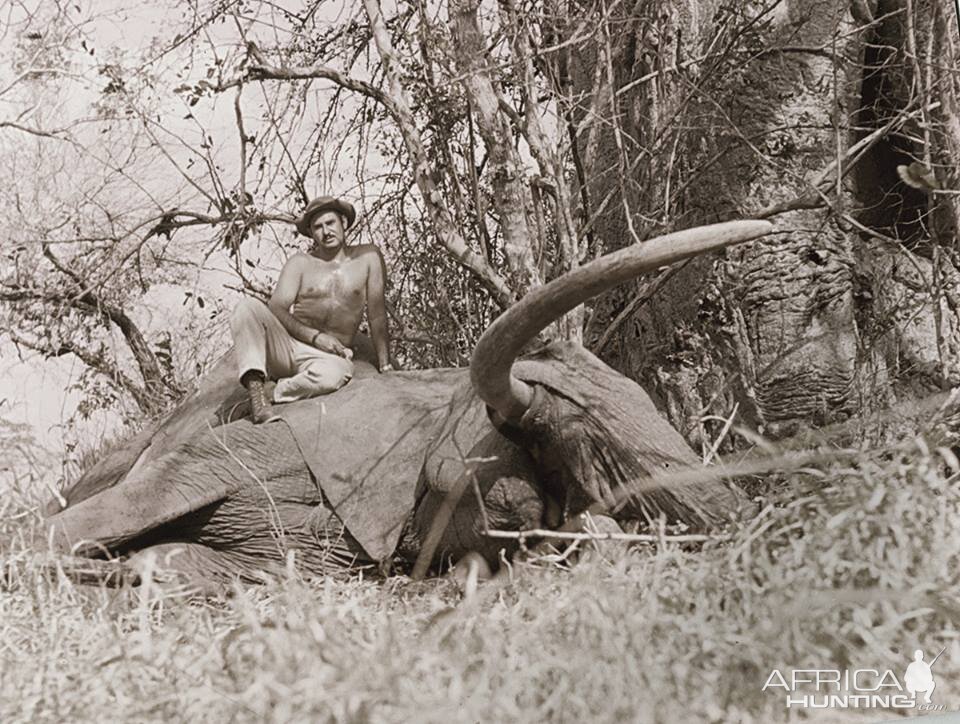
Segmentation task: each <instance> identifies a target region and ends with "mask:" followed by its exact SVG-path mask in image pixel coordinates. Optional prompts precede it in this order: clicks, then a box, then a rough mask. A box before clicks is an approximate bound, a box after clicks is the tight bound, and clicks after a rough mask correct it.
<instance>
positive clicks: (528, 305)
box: [470, 220, 773, 420]
mask: <svg viewBox="0 0 960 724" xmlns="http://www.w3.org/2000/svg"><path fill="white" fill-rule="evenodd" d="M772 230H773V225H772V224H771V223H770V222H769V221H755V220H750V221H728V222H725V223H722V224H711V225H710V226H698V227H696V228H693V229H685V230H684V231H677V232H674V233H672V234H667V235H665V236H658V237H656V238H654V239H650V240H648V241H644V242H641V243H639V244H634V245H633V246H629V247H627V248H626V249H621V250H620V251H616V252H614V253H612V254H607V255H606V256H603V257H600V258H599V259H596V260H595V261H592V262H590V263H589V264H586V265H584V266H582V267H579V268H577V269H574V270H572V271H569V272H567V273H566V274H564V275H563V276H561V277H559V278H557V279H554V280H553V281H552V282H550V283H549V284H546V285H544V286H542V287H539V288H537V289H534V290H533V291H531V292H530V293H529V294H527V295H526V296H525V297H524V298H523V299H521V300H520V301H519V302H517V303H516V304H514V305H513V306H512V307H510V309H508V310H507V311H506V312H504V313H503V314H501V315H500V316H499V317H497V319H496V320H494V322H493V324H491V325H490V327H489V328H487V331H486V332H484V333H483V336H482V337H481V338H480V341H479V342H478V343H477V347H476V349H474V351H473V357H472V358H471V360H470V379H471V380H472V382H473V387H474V389H475V390H476V391H477V394H478V395H480V398H481V399H482V400H483V401H484V402H486V403H487V404H488V405H489V406H490V407H492V408H493V409H495V410H496V411H497V412H499V413H500V415H501V416H502V417H503V418H504V419H507V420H517V419H519V418H520V417H521V416H522V415H523V413H524V412H526V410H527V408H528V407H529V406H530V401H531V399H532V396H533V390H532V389H531V388H530V386H529V385H528V384H527V383H525V382H523V381H521V380H518V379H517V378H516V377H514V376H513V375H512V374H511V373H510V368H511V367H512V366H513V361H514V359H516V356H517V355H518V354H519V353H520V350H521V349H523V346H524V345H525V344H526V343H527V341H528V340H531V339H533V338H534V337H535V336H536V335H537V334H539V333H540V331H541V330H542V329H544V328H545V327H546V326H547V325H548V324H550V323H551V322H553V321H554V320H555V319H558V318H559V317H561V316H562V315H564V314H566V313H567V312H569V311H570V310H571V309H573V308H575V307H576V306H577V305H578V304H581V303H583V302H584V301H586V300H587V299H589V298H590V297H593V296H596V295H597V294H600V293H601V292H604V291H606V290H607V289H610V288H611V287H614V286H616V285H617V284H621V283H623V282H625V281H627V280H629V279H632V278H633V277H636V276H639V275H641V274H643V273H645V272H648V271H650V270H652V269H656V268H657V267H661V266H665V265H667V264H673V263H674V262H678V261H681V260H683V259H687V258H689V257H691V256H697V255H698V254H703V253H706V252H709V251H714V250H715V249H721V248H723V247H725V246H730V245H732V244H739V243H741V242H744V241H750V240H751V239H756V238H757V237H760V236H764V235H765V234H769V233H770V232H771V231H772Z"/></svg>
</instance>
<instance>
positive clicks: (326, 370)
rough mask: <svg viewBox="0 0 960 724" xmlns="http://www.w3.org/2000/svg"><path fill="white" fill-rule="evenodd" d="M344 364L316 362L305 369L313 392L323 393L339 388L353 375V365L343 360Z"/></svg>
mask: <svg viewBox="0 0 960 724" xmlns="http://www.w3.org/2000/svg"><path fill="white" fill-rule="evenodd" d="M343 361H344V363H345V364H329V363H327V364H322V365H320V364H318V365H314V366H312V367H311V368H310V369H308V370H307V379H308V380H309V381H310V387H311V389H312V391H313V393H314V394H316V395H325V394H327V393H329V392H334V391H336V390H339V389H340V388H341V387H343V386H344V385H345V384H347V383H348V382H349V381H350V380H351V378H352V377H353V365H352V364H350V362H349V361H347V360H343Z"/></svg>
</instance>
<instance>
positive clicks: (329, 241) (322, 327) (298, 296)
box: [230, 196, 393, 424]
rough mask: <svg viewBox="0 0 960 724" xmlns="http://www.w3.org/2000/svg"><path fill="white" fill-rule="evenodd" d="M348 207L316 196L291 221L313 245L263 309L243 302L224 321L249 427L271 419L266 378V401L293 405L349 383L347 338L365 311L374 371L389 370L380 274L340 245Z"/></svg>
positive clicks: (365, 256)
mask: <svg viewBox="0 0 960 724" xmlns="http://www.w3.org/2000/svg"><path fill="white" fill-rule="evenodd" d="M355 219H356V212H355V211H354V209H353V206H351V205H350V204H348V203H346V202H344V201H341V200H339V199H334V198H332V197H330V196H321V197H320V198H318V199H314V200H313V201H311V202H310V203H309V204H308V205H307V208H306V209H304V212H303V215H302V216H301V217H300V218H299V219H298V220H297V230H298V231H299V232H300V233H301V234H303V235H304V236H306V237H308V238H310V239H312V240H313V245H312V246H311V248H310V251H309V252H308V253H306V254H305V253H302V252H301V253H298V254H294V255H293V256H292V257H290V258H289V259H288V260H287V262H286V264H284V266H283V270H282V271H281V272H280V279H279V281H278V282H277V286H276V288H275V289H274V290H273V295H272V296H271V297H270V302H269V303H268V304H264V303H263V302H261V301H259V300H256V299H252V298H250V297H247V298H245V299H243V301H241V302H240V304H238V305H237V308H236V310H235V311H234V313H233V316H232V318H231V320H230V328H231V330H232V331H233V341H234V346H235V349H236V355H237V363H238V367H239V374H240V382H241V383H242V384H243V385H244V387H246V388H247V390H248V392H249V394H250V404H251V407H252V411H253V421H254V423H258V424H259V423H261V422H267V421H270V420H274V419H277V418H276V416H275V415H272V414H271V413H270V411H269V409H268V402H267V399H266V395H265V392H264V382H265V381H266V379H268V378H269V379H276V380H277V386H276V388H275V389H274V392H273V402H293V401H294V400H302V399H305V398H307V397H313V396H314V395H323V394H326V393H328V392H333V391H334V390H337V389H339V388H341V387H343V386H344V385H345V384H347V382H349V381H350V378H351V377H353V362H352V359H353V350H352V349H351V347H352V345H353V338H354V336H355V335H356V333H357V328H358V327H359V326H360V321H361V320H362V319H363V310H364V308H366V310H367V320H368V321H369V323H370V336H371V337H372V339H373V346H374V348H375V349H376V353H377V363H378V366H379V368H380V371H381V372H386V371H388V370H391V369H393V368H392V367H391V365H390V350H389V337H388V335H387V318H386V312H385V308H384V300H383V289H384V276H385V271H384V269H385V267H384V263H383V257H382V256H381V255H380V250H379V249H377V247H376V246H374V245H373V244H360V245H357V246H346V245H345V244H344V237H345V233H346V230H347V228H349V227H350V226H351V225H352V224H353V222H354V220H355Z"/></svg>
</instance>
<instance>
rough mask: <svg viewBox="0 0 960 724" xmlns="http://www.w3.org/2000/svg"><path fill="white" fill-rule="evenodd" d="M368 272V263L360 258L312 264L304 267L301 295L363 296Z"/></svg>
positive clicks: (330, 296) (329, 296)
mask: <svg viewBox="0 0 960 724" xmlns="http://www.w3.org/2000/svg"><path fill="white" fill-rule="evenodd" d="M366 272H367V270H366V265H365V264H363V262H362V261H359V260H349V261H346V262H343V263H340V264H329V263H324V264H311V265H309V266H308V267H307V268H306V269H304V272H303V277H302V279H301V282H300V295H299V296H309V297H327V298H344V297H346V298H349V297H357V298H363V297H364V296H365V291H366V283H367V273H366Z"/></svg>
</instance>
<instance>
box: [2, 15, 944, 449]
mask: <svg viewBox="0 0 960 724" xmlns="http://www.w3.org/2000/svg"><path fill="white" fill-rule="evenodd" d="M390 12H391V13H393V14H389V15H388V14H386V11H385V6H382V5H381V4H380V3H378V2H377V0H363V2H361V3H356V4H353V5H350V6H346V7H344V8H343V12H342V13H338V14H337V15H336V16H334V15H332V14H330V13H329V11H328V10H327V9H325V8H324V7H323V6H320V5H315V4H312V3H310V4H304V5H303V6H302V7H299V6H295V5H293V4H286V5H285V6H284V7H283V8H280V7H278V6H277V5H276V4H273V3H267V2H257V1H256V0H248V1H246V2H241V3H223V2H208V3H200V4H196V5H195V7H194V8H192V9H190V10H189V12H185V13H184V18H183V22H182V23H181V24H180V25H179V26H178V27H176V28H175V29H171V30H170V31H169V32H170V33H174V35H173V37H168V36H163V37H160V38H158V41H157V43H156V44H155V45H154V47H153V49H152V52H151V54H150V55H149V57H148V58H146V59H144V58H141V59H138V61H137V62H136V63H131V62H126V63H125V62H120V61H118V62H115V63H114V62H110V63H103V62H101V63H99V65H98V72H99V73H100V76H101V77H102V78H103V79H104V80H105V82H106V85H105V86H103V87H102V89H101V93H100V95H101V104H104V103H105V105H106V106H107V110H106V111H104V112H102V113H101V120H105V121H110V122H113V123H118V124H120V123H129V124H133V125H136V127H137V128H138V131H137V134H138V137H139V138H141V139H142V140H143V144H142V145H141V146H139V147H137V148H136V149H134V148H133V147H132V146H131V152H130V153H131V158H135V159H136V160H137V161H139V162H144V161H149V162H151V163H152V164H154V165H156V164H157V163H160V164H162V165H163V166H164V167H165V168H166V169H167V171H168V172H169V173H170V174H173V175H175V176H176V177H177V178H178V179H179V181H178V185H177V188H176V189H175V192H173V193H167V194H164V195H162V198H160V197H157V198H152V199H151V204H150V206H149V211H146V209H147V205H146V204H141V207H140V208H139V209H138V213H134V214H131V215H130V216H129V219H130V223H129V224H128V226H127V229H126V230H125V231H124V233H123V234H121V235H120V236H118V237H117V240H116V242H115V244H114V248H113V249H112V250H111V254H112V256H97V255H93V256H91V259H93V260H95V261H94V262H93V263H95V264H96V265H97V266H98V267H99V266H104V264H105V263H106V264H108V265H109V267H108V268H109V269H110V270H111V272H110V274H112V275H113V276H112V277H111V278H116V279H118V280H119V279H127V280H130V279H133V278H134V275H135V273H136V269H137V266H136V261H137V260H138V259H140V258H141V256H142V255H141V252H140V250H141V249H151V248H153V246H154V245H155V244H159V246H160V248H161V249H162V250H163V251H162V252H161V253H160V254H159V256H158V255H157V254H156V253H154V254H153V257H154V258H155V259H158V260H159V261H158V262H157V266H156V270H157V271H158V273H173V269H174V260H173V259H171V258H168V257H167V256H165V255H166V254H171V255H174V256H175V255H176V254H177V253H178V252H182V251H183V250H185V249H191V250H194V251H195V250H197V249H203V252H202V253H204V254H222V255H224V257H225V258H226V259H228V260H229V263H230V266H231V269H232V272H233V274H234V276H235V286H236V287H237V288H239V289H243V290H245V291H246V292H247V293H254V294H261V295H262V294H264V293H265V292H266V291H267V287H268V285H269V280H268V278H266V277H265V276H264V275H263V274H260V275H258V273H257V271H258V268H259V267H260V266H261V264H260V261H259V260H260V258H261V256H262V255H263V252H264V249H265V244H267V245H271V248H273V249H274V251H278V252H280V251H283V250H285V249H287V248H289V246H290V245H291V244H293V243H295V240H294V239H293V238H292V237H291V235H290V233H291V232H290V231H289V226H288V223H289V221H290V220H291V219H292V218H293V216H294V215H295V214H296V213H297V212H298V210H299V208H301V207H302V204H303V203H304V202H305V201H306V200H307V199H308V198H309V197H310V196H312V195H315V194H317V193H320V192H326V191H338V192H340V193H342V194H344V195H346V196H348V197H352V198H353V200H355V201H357V202H358V204H359V205H360V206H361V207H362V209H363V212H364V213H363V214H362V217H361V224H360V228H359V229H358V230H357V232H356V233H357V234H358V235H359V236H361V237H364V236H365V237H367V238H368V239H370V240H372V241H375V242H377V243H379V244H380V245H381V246H383V247H384V248H385V251H386V253H387V256H388V259H389V261H390V264H391V267H392V270H393V274H392V277H393V286H392V289H391V291H390V299H389V301H390V306H391V308H392V310H393V313H394V320H393V321H394V329H395V330H398V337H399V339H400V340H401V343H402V344H401V347H400V352H401V354H402V355H403V356H404V357H405V359H406V360H407V363H408V364H424V365H436V364H462V363H463V362H464V361H465V360H466V356H467V355H468V354H469V351H470V350H471V349H472V346H473V343H474V342H475V341H476V339H477V337H478V335H479V333H480V332H481V331H482V330H483V329H484V328H485V327H486V326H487V325H488V324H489V322H490V320H491V319H492V318H493V317H494V316H496V314H498V313H499V312H500V311H501V310H502V309H504V308H505V307H507V306H509V305H510V304H511V303H513V302H514V301H515V300H516V299H517V298H519V297H520V296H522V295H523V294H524V293H525V291H526V290H528V289H529V288H531V287H532V286H536V285H538V284H542V283H543V282H545V281H547V280H549V279H551V278H554V277H556V276H557V275H558V274H560V273H562V272H564V271H566V270H568V269H570V268H573V267H575V266H577V265H578V264H580V263H581V262H582V261H583V260H584V259H587V258H592V257H595V256H597V255H600V254H603V253H606V252H608V251H611V250H614V249H616V248H619V247H621V246H623V245H625V244H630V243H639V242H642V241H643V240H644V239H646V238H648V237H650V236H653V235H657V234H660V233H663V232H665V231H671V230H676V229H680V228H685V227H688V226H694V225H699V224H703V223H710V222H713V221H720V220H725V219H730V218H735V217H762V218H770V219H772V220H775V222H776V224H777V226H778V233H777V234H776V235H775V236H773V237H771V238H769V239H767V240H763V241H759V242H755V243H753V244H751V245H748V246H747V247H744V248H742V249H738V250H736V251H733V252H730V253H729V254H727V255H725V256H723V257H722V258H713V259H707V260H695V261H692V262H690V263H688V264H686V265H684V266H683V267H682V268H679V269H672V270H668V271H666V272H664V273H663V274H661V275H660V276H658V277H656V278H654V279H652V280H647V281H642V282H638V283H637V284H635V285H633V286H631V287H629V288H626V289H623V290H619V291H617V292H613V293H611V294H609V295H607V296H606V297H604V298H603V299H602V300H601V301H599V302H598V303H596V304H595V305H593V306H592V307H591V308H589V309H586V310H583V309H581V310H578V311H577V312H575V313H573V314H571V315H568V317H567V318H566V319H565V320H564V322H563V323H562V324H559V325H557V326H556V328H554V329H553V331H552V333H553V334H555V335H561V336H565V337H568V338H572V339H580V338H581V337H582V338H583V339H584V341H585V343H586V344H587V346H588V347H590V348H591V349H593V350H594V351H596V352H598V353H599V354H601V355H602V356H603V357H604V358H605V359H606V360H607V361H608V362H609V363H611V364H612V365H613V366H615V367H617V368H619V369H621V371H624V372H626V373H627V374H629V375H630V376H632V377H634V378H635V379H638V380H639V381H641V382H642V383H644V384H645V386H647V388H648V389H650V390H651V391H652V392H653V393H655V395H656V396H658V398H659V400H660V402H661V403H662V406H663V408H664V410H665V411H666V413H667V414H668V416H669V417H670V419H671V421H672V422H674V424H676V425H677V426H678V427H680V429H681V430H682V431H683V432H684V433H685V434H686V435H687V436H688V438H690V439H691V440H693V441H694V442H699V443H700V444H701V445H703V446H704V449H705V450H706V449H707V448H708V446H711V445H712V441H713V438H714V437H715V436H716V435H717V434H718V433H719V432H720V431H721V430H723V429H725V428H726V427H727V420H729V419H730V418H731V417H732V416H734V415H736V416H737V419H739V420H742V421H745V422H747V423H748V424H750V425H753V426H756V427H757V428H758V429H760V430H762V431H763V432H764V433H765V434H769V435H772V436H778V435H786V434H789V433H791V432H792V431H793V430H795V429H796V428H797V427H798V426H799V425H803V424H811V423H812V424H818V425H819V424H825V423H829V422H833V421H837V420H842V419H844V418H846V417H848V416H851V415H858V414H860V413H862V412H864V411H866V410H868V409H870V408H871V407H873V406H876V405H881V404H885V403H886V402H889V401H891V400H892V399H894V398H896V397H898V396H904V395H912V394H917V393H918V392H920V391H922V389H929V388H931V387H937V386H943V385H945V384H951V383H952V382H953V381H955V380H956V379H957V375H958V373H960V367H958V365H960V349H958V341H957V340H958V337H957V331H958V328H960V321H958V319H957V315H956V308H955V304H956V303H955V300H956V299H957V298H958V297H957V293H956V287H955V285H956V281H955V280H957V279H958V278H960V277H958V275H957V268H956V265H955V263H954V246H955V244H954V242H953V239H954V234H955V231H954V230H955V228H956V216H957V213H958V208H960V207H958V206H957V204H958V201H957V198H956V196H957V195H956V193H954V190H955V189H958V188H960V179H957V178H956V171H955V169H954V168H953V166H952V165H951V164H950V162H949V159H951V158H955V157H956V152H957V151H958V150H960V149H958V148H957V146H958V144H960V121H958V120H957V118H958V116H957V111H958V105H957V104H958V100H957V98H958V95H957V93H958V87H957V81H956V70H957V43H958V42H960V36H958V34H957V32H956V31H957V28H956V18H955V17H954V15H953V13H952V12H951V10H950V8H946V7H945V6H944V4H943V3H942V2H939V3H938V2H936V1H935V0H855V1H854V2H847V0H751V1H750V2H723V1H721V0H711V1H709V2H699V3H696V4H677V3H675V2H671V1H669V0H635V1H634V2H627V3H620V2H611V1H610V0H592V1H588V2H585V3H571V2H563V1H562V0H537V1H536V2H534V1H533V0H531V1H530V2H525V3H518V2H516V0H498V1H497V2H496V3H494V2H487V3H479V2H473V1H472V0H451V1H450V2H446V3H436V4H432V5H431V4H428V3H425V2H420V1H418V2H410V3H401V4H399V5H398V6H397V7H396V8H395V11H394V10H391V11H390ZM81 48H82V45H81ZM106 101H109V102H106ZM174 113H179V114H180V115H179V116H175V115H174ZM184 113H185V114H186V115H185V116H184V115H183V114H184ZM228 113H229V116H228ZM228 117H229V120H230V125H231V126H232V128H230V129H229V131H223V130H222V129H223V128H225V127H226V124H225V123H224V121H225V120H226V119H227V118H228ZM215 126H216V127H218V128H220V129H221V131H220V132H219V133H214V132H213V129H214V127H215ZM187 128H189V129H190V130H189V133H188V132H187V130H184V129H187ZM42 140H43V143H44V144H48V143H53V142H54V140H53V139H51V138H43V139H42ZM84 148H85V153H92V152H93V149H95V148H97V146H96V144H95V143H93V144H91V143H87V144H86V145H85V146H84ZM117 178H120V177H119V176H118V177H117ZM124 178H126V179H127V180H128V181H135V182H136V181H138V179H137V177H136V175H134V176H133V177H131V174H130V173H127V176H126V177H124ZM135 220H136V221H135ZM201 230H204V231H205V232H206V233H207V234H212V238H202V235H201V234H199V233H198V232H200V231H201ZM135 231H136V233H134V232H135ZM49 237H50V234H49V231H48V232H45V237H44V238H49ZM71 238H72V239H73V240H74V241H75V242H77V243H78V244H82V243H84V242H83V239H82V237H81V235H80V234H79V233H75V234H74V235H73V236H72V237H71ZM64 240H65V239H64ZM77 248H78V249H79V248H80V247H77ZM121 250H122V251H121ZM84 253H87V252H84ZM59 254H60V252H59V250H58V249H54V248H53V247H52V246H51V245H50V244H49V243H44V244H42V245H41V246H40V247H39V248H38V249H37V250H35V256H36V259H37V260H42V261H43V263H44V264H45V265H47V267H48V268H49V269H50V270H51V271H52V272H53V273H55V274H56V276H55V279H57V280H58V283H59V284H60V286H63V285H64V284H65V285H67V286H68V287H69V288H70V290H71V291H70V293H69V295H68V296H67V298H68V299H70V300H72V303H73V304H74V307H75V308H76V307H77V305H80V304H83V305H84V306H83V309H84V310H86V312H82V311H80V310H78V311H79V312H80V313H86V314H87V318H88V319H94V318H99V319H101V320H108V321H109V322H110V323H111V324H114V325H116V326H117V328H118V329H120V330H121V331H122V330H123V329H124V327H123V325H122V324H121V321H120V317H119V316H117V315H112V316H111V314H110V310H115V308H116V309H119V310H121V311H122V310H123V308H124V302H123V300H124V299H125V298H124V297H122V295H121V296H110V293H109V292H108V291H107V290H108V289H109V286H104V284H103V283H102V282H101V281H99V280H98V282H97V284H96V285H94V287H93V288H91V289H89V290H87V289H86V287H84V286H83V285H79V286H78V282H77V280H76V279H71V278H70V274H69V269H70V268H71V263H70V262H69V261H66V260H64V259H62V258H61V257H60V255H59ZM72 258H74V257H71V259H72ZM88 286H89V285H88ZM128 286H129V285H128ZM127 288H128V287H127ZM115 289H119V287H115ZM7 293H8V295H9V294H10V292H9V290H8V292H7ZM86 293H89V294H93V295H94V296H93V297H86V298H85V297H84V296H83V295H84V294H86ZM44 294H46V295H47V297H44V298H45V299H47V302H51V301H56V300H55V299H54V300H52V299H50V298H48V297H49V291H46V292H44ZM84 299H86V301H84ZM7 301H8V302H10V303H17V304H22V303H23V302H24V301H25V300H24V299H22V298H10V297H9V296H8V298H7ZM34 301H37V300H36V299H34ZM134 301H135V300H134ZM17 309H18V310H19V313H20V314H21V315H23V314H25V312H24V307H22V306H21V307H18V308H17ZM91 310H96V312H91ZM48 316H49V315H48ZM127 316H128V317H129V315H127ZM22 319H26V317H22ZM45 319H46V318H45ZM44 323H46V322H44ZM48 326H49V325H48ZM45 329H46V328H45ZM124 335H125V339H127V346H128V347H129V348H130V350H131V351H132V353H133V355H134V358H135V359H136V360H137V363H138V370H139V372H138V376H137V378H136V379H134V378H133V377H132V376H131V375H130V373H129V372H126V371H122V370H121V367H122V365H120V366H117V365H115V371H110V370H109V369H108V368H106V367H105V366H104V364H103V360H98V359H97V358H96V356H95V355H93V356H91V355H90V354H88V355H87V360H86V361H87V363H88V364H90V365H91V368H93V369H97V368H98V365H99V368H100V370H101V372H103V373H104V374H106V375H107V377H108V378H110V379H113V380H116V381H117V384H118V385H119V386H120V387H121V388H123V389H125V390H127V392H129V393H130V394H133V395H134V396H135V397H136V396H137V394H139V393H137V392H135V389H137V390H140V391H142V392H145V393H146V392H149V393H150V394H151V395H153V394H154V392H155V391H156V390H157V389H159V388H158V387H157V384H158V382H157V381H158V380H162V379H166V378H165V377H164V376H163V375H160V376H158V375H157V374H156V368H155V367H152V366H151V364H150V359H149V355H146V354H143V355H141V356H140V357H138V356H137V354H138V352H137V350H141V351H142V350H143V348H144V346H143V345H138V343H137V342H136V341H135V339H134V338H128V337H126V333H124ZM91 339H92V338H91ZM146 346H147V348H149V345H146ZM46 349H47V351H48V353H57V351H58V350H61V349H63V346H62V343H61V344H60V345H59V346H48V347H47V348H46ZM71 351H73V350H71ZM75 353H76V352H75ZM154 356H155V357H156V353H155V351H154ZM144 362H145V363H146V364H143V363H144ZM121 371H122V372H123V374H126V375H127V380H126V381H124V379H123V378H122V376H121ZM159 384H165V383H164V382H162V381H161V382H159ZM151 385H152V387H151ZM182 386H183V385H182V384H181V383H179V382H178V383H176V384H175V386H174V387H167V388H166V390H165V391H163V390H161V392H162V394H163V395H167V394H169V395H171V396H175V395H176V394H177V391H178V390H179V389H180V388H182Z"/></svg>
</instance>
